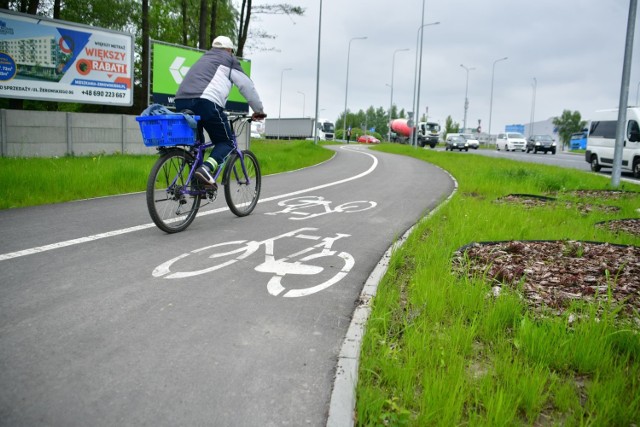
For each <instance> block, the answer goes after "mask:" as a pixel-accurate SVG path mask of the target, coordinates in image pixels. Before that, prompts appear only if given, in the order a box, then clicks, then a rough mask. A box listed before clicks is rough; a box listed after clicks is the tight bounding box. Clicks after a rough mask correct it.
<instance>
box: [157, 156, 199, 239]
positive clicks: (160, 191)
mask: <svg viewBox="0 0 640 427" xmlns="http://www.w3.org/2000/svg"><path fill="white" fill-rule="evenodd" d="M193 161H194V159H193V156H192V155H191V154H190V153H188V152H186V151H184V150H182V149H173V150H170V151H169V152H167V153H166V154H164V155H162V156H161V157H160V158H159V159H158V161H157V162H156V163H155V164H154V165H153V168H152V169H151V173H150V174H149V180H148V181H147V208H148V209H149V214H150V215H151V219H152V220H153V222H154V223H155V224H156V225H157V226H158V228H159V229H160V230H162V231H164V232H167V233H177V232H178V231H182V230H184V229H185V228H187V227H188V226H189V224H191V223H192V222H193V220H194V219H195V217H196V214H197V213H198V209H200V198H201V195H200V194H199V193H198V194H196V195H190V194H186V191H192V190H193V191H198V190H200V188H199V187H200V184H198V183H197V181H196V180H195V179H194V180H193V183H190V182H187V179H188V178H189V172H190V171H191V168H192V166H193Z"/></svg>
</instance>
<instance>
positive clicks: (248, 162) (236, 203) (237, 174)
mask: <svg viewBox="0 0 640 427" xmlns="http://www.w3.org/2000/svg"><path fill="white" fill-rule="evenodd" d="M242 154H243V157H244V162H243V160H242V158H241V157H240V156H238V154H235V153H234V154H232V155H231V156H230V158H229V160H228V161H227V163H226V167H225V170H224V176H223V184H224V197H225V199H226V200H227V205H229V209H231V212H233V213H234V214H235V215H237V216H246V215H249V214H250V213H251V212H252V211H253V209H254V208H255V207H256V204H257V203H258V198H259V197H260V186H261V183H262V175H261V174H260V164H259V163H258V159H257V158H256V156H255V154H253V153H252V152H251V151H249V150H242ZM243 164H244V168H243Z"/></svg>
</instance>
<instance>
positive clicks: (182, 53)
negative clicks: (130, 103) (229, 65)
mask: <svg viewBox="0 0 640 427" xmlns="http://www.w3.org/2000/svg"><path fill="white" fill-rule="evenodd" d="M151 43H152V45H151V52H152V67H151V70H152V77H151V79H152V88H153V89H152V92H151V95H152V100H153V102H154V103H156V104H162V105H164V106H167V107H170V108H172V107H173V106H174V99H175V98H174V97H175V94H176V92H177V91H178V86H179V85H180V82H182V79H183V78H184V76H185V75H186V74H187V71H189V68H191V66H192V65H193V64H195V63H196V61H197V60H198V59H200V57H201V56H202V55H203V54H204V52H205V51H202V50H198V49H192V48H187V47H183V46H176V45H170V44H166V43H162V42H157V41H152V42H151ZM239 61H240V66H242V69H243V70H244V72H245V73H247V75H248V76H251V61H249V60H246V59H240V58H239ZM225 109H226V110H227V111H232V112H237V113H248V112H249V104H248V103H247V100H246V99H245V98H244V97H243V96H242V94H240V91H239V90H238V88H237V87H236V86H235V85H234V86H233V87H232V88H231V92H230V93H229V99H228V100H227V104H226V105H225Z"/></svg>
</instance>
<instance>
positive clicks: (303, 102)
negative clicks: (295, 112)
mask: <svg viewBox="0 0 640 427" xmlns="http://www.w3.org/2000/svg"><path fill="white" fill-rule="evenodd" d="M298 93H299V94H300V95H302V117H304V104H305V96H304V92H300V91H298Z"/></svg>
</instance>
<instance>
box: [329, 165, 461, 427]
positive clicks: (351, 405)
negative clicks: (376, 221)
mask: <svg viewBox="0 0 640 427" xmlns="http://www.w3.org/2000/svg"><path fill="white" fill-rule="evenodd" d="M440 169H442V168H440ZM442 170H443V171H444V172H446V173H447V175H449V177H450V178H451V179H452V181H453V191H452V192H451V194H449V196H448V197H447V198H446V199H445V200H444V201H443V202H442V203H440V204H439V205H438V206H436V207H435V208H434V209H433V210H432V211H431V212H429V214H428V215H427V216H425V217H423V218H422V219H420V220H419V221H418V222H417V223H416V224H415V225H413V226H412V227H410V228H409V229H408V230H407V231H406V232H405V233H404V234H403V235H402V237H400V239H399V240H398V241H396V242H395V243H393V244H392V245H391V246H390V247H389V249H387V251H386V252H385V253H384V255H383V256H382V258H381V259H380V261H378V264H377V265H376V266H375V268H374V269H373V271H372V272H371V274H370V275H369V277H368V278H367V281H366V282H365V283H364V287H363V288H362V292H361V293H360V299H359V304H358V306H357V307H356V309H355V310H354V313H353V317H352V318H351V323H350V324H349V329H348V330H347V334H346V336H345V338H344V341H343V342H342V346H341V348H340V353H339V354H338V363H337V366H336V376H335V379H334V382H333V390H332V391H331V399H330V401H329V414H328V418H327V424H326V425H327V427H345V426H347V427H352V426H353V425H354V422H355V412H354V411H355V406H356V385H357V384H358V367H359V365H360V350H361V348H362V338H363V336H364V333H365V329H366V323H367V320H368V319H369V315H370V314H371V300H372V299H373V297H374V296H375V294H376V291H377V290H378V284H379V283H380V280H382V278H383V277H384V275H385V273H386V272H387V268H388V267H389V260H390V259H391V255H392V254H393V252H394V251H395V250H396V249H398V248H400V247H402V245H403V244H404V242H405V241H406V240H407V239H408V238H409V236H410V235H411V233H412V232H413V230H414V229H415V228H416V225H418V224H420V223H421V222H422V221H425V220H427V219H429V218H431V217H432V216H433V215H434V214H435V213H436V212H437V211H439V210H440V208H441V207H442V206H443V205H444V204H445V203H447V202H448V201H449V200H451V198H452V197H453V195H454V194H455V193H456V192H457V191H458V181H456V179H455V178H454V177H453V176H452V175H451V174H450V173H449V172H447V171H446V170H444V169H442Z"/></svg>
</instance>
